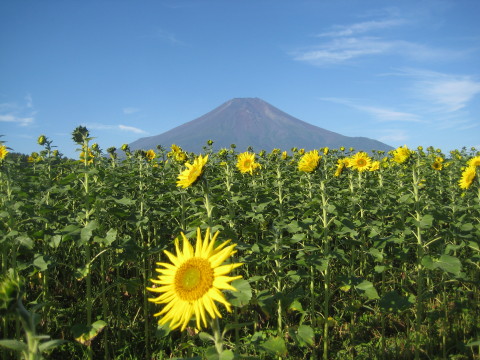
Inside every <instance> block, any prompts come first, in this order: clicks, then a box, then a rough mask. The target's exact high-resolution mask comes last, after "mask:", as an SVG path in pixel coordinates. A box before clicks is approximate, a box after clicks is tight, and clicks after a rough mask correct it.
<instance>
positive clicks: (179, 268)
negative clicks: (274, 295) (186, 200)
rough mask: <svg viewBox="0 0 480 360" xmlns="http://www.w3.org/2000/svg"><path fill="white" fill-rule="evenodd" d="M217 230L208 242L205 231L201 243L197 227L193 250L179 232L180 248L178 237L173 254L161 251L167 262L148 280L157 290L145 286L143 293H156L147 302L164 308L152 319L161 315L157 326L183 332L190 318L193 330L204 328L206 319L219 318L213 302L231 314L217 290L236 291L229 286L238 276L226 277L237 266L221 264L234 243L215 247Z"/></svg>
mask: <svg viewBox="0 0 480 360" xmlns="http://www.w3.org/2000/svg"><path fill="white" fill-rule="evenodd" d="M218 234H219V233H218V231H217V232H216V233H215V235H213V237H212V239H210V228H208V229H207V231H206V234H205V237H204V239H203V241H202V234H201V231H200V228H197V243H196V245H195V249H194V248H193V246H192V245H191V244H190V242H189V241H188V239H187V238H186V237H185V235H184V234H183V233H181V235H182V239H183V249H182V250H181V249H180V241H179V239H178V237H177V238H176V239H175V249H176V252H177V253H176V255H173V254H172V253H170V252H168V251H166V250H165V251H164V252H165V254H166V255H167V256H168V258H169V260H170V262H171V264H170V263H161V262H158V263H157V265H159V266H160V267H161V268H158V269H157V270H156V271H157V272H158V273H160V275H158V277H157V279H151V280H150V281H151V282H152V283H153V284H155V285H158V287H147V290H149V291H152V292H154V293H158V294H160V295H159V296H158V297H156V298H153V299H149V300H150V301H151V302H153V303H156V304H165V306H164V308H163V309H162V310H161V311H160V312H158V313H156V314H155V315H154V316H162V317H161V318H160V319H159V320H158V323H159V324H161V325H164V324H166V323H170V324H169V326H170V329H172V330H173V329H176V328H178V327H179V326H181V331H183V330H185V328H186V327H187V325H188V322H189V321H190V319H191V318H192V317H193V316H195V320H196V327H197V329H201V327H202V323H203V326H204V327H206V326H207V316H208V317H210V318H212V319H214V318H216V317H220V318H221V317H222V315H221V314H220V311H219V310H218V308H217V305H216V303H215V301H217V302H219V303H221V304H223V305H224V306H225V308H226V309H227V311H229V312H230V311H231V308H230V303H229V302H228V301H227V300H226V299H225V296H224V295H223V293H222V292H221V290H233V291H237V289H236V288H234V287H233V286H232V285H231V284H230V283H231V282H232V281H233V280H236V279H240V278H241V277H242V276H240V275H239V276H227V275H228V274H229V273H230V272H231V271H232V270H233V269H235V268H237V267H239V266H240V265H242V264H241V263H230V264H225V265H222V264H223V263H224V261H225V260H227V259H228V258H229V257H230V256H231V255H232V254H234V253H235V252H236V250H234V248H235V244H232V245H229V246H226V245H227V244H228V243H229V242H230V240H227V241H225V242H223V243H222V244H220V245H218V246H217V247H215V240H216V239H217V236H218Z"/></svg>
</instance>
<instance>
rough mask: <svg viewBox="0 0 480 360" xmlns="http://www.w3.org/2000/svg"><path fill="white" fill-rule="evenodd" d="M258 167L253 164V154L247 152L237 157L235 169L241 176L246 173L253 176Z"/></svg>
mask: <svg viewBox="0 0 480 360" xmlns="http://www.w3.org/2000/svg"><path fill="white" fill-rule="evenodd" d="M260 167H261V166H260V164H259V163H257V162H255V154H253V153H249V152H248V151H247V152H244V153H242V154H240V155H238V157H237V168H238V170H240V172H241V173H242V174H245V173H247V172H248V173H250V174H253V172H254V171H255V170H256V169H258V168H260Z"/></svg>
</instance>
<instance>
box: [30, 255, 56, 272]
mask: <svg viewBox="0 0 480 360" xmlns="http://www.w3.org/2000/svg"><path fill="white" fill-rule="evenodd" d="M51 264H52V262H51V261H50V260H49V256H48V255H40V254H35V256H34V259H33V265H34V266H35V267H36V268H37V269H38V270H39V271H45V270H47V269H48V267H49V266H50V265H51Z"/></svg>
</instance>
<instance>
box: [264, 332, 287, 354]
mask: <svg viewBox="0 0 480 360" xmlns="http://www.w3.org/2000/svg"><path fill="white" fill-rule="evenodd" d="M261 346H262V348H264V349H265V350H266V351H267V352H269V353H271V354H274V355H276V356H286V355H287V346H286V345H285V341H284V340H283V339H282V338H281V337H279V336H277V337H271V338H270V339H268V340H267V341H265V342H264V343H263V344H262V345H261Z"/></svg>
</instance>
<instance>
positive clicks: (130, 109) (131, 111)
mask: <svg viewBox="0 0 480 360" xmlns="http://www.w3.org/2000/svg"><path fill="white" fill-rule="evenodd" d="M122 111H123V113H124V114H126V115H131V114H135V113H137V112H139V111H140V109H138V108H134V107H126V108H123V109H122Z"/></svg>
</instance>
